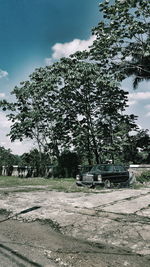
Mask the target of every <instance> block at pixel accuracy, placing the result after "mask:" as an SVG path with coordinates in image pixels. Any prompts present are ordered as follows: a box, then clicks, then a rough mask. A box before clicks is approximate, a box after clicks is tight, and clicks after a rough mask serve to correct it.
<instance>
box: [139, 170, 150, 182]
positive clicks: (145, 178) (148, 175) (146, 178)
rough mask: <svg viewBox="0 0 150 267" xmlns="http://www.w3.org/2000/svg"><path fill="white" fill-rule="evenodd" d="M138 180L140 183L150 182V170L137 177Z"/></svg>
mask: <svg viewBox="0 0 150 267" xmlns="http://www.w3.org/2000/svg"><path fill="white" fill-rule="evenodd" d="M136 180H137V181H138V182H140V183H147V182H150V171H144V172H142V173H141V174H140V175H139V176H137V177H136Z"/></svg>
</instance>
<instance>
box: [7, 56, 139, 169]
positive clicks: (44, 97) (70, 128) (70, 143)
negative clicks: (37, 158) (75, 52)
mask: <svg viewBox="0 0 150 267" xmlns="http://www.w3.org/2000/svg"><path fill="white" fill-rule="evenodd" d="M13 94H15V96H16V101H15V102H14V103H13V104H10V103H7V102H5V101H4V102H2V106H3V109H8V108H11V109H12V111H13V112H11V113H10V114H8V117H9V119H11V120H12V122H13V125H12V127H11V131H10V137H11V139H12V140H15V139H20V140H22V139H23V138H31V139H34V140H36V141H37V143H38V146H39V150H40V152H41V157H42V152H45V153H48V154H49V155H50V158H52V156H55V157H57V159H58V158H59V155H60V152H61V151H63V150H64V149H72V148H74V149H75V150H76V151H77V152H78V154H80V155H81V154H82V157H83V158H85V159H86V160H87V161H88V163H89V164H92V163H95V162H96V163H99V162H102V161H103V154H106V153H107V154H108V153H109V154H111V155H115V154H116V155H117V154H118V151H120V150H121V146H122V141H121V142H120V141H119V140H121V136H122V135H123V132H121V131H120V129H119V125H120V127H122V126H121V125H122V124H123V123H124V124H126V125H128V128H130V130H131V129H133V128H134V127H135V124H134V116H133V115H131V116H127V115H124V114H123V112H124V110H125V107H126V105H127V104H126V103H127V93H126V92H124V91H123V90H122V89H120V88H119V84H118V83H116V81H115V79H114V78H113V77H112V76H109V75H108V74H107V73H104V72H103V70H102V71H100V69H99V66H98V65H97V64H95V63H92V62H86V61H80V60H77V59H75V58H73V59H71V58H68V59H66V58H63V59H61V60H60V62H57V63H55V64H53V65H52V66H49V67H46V68H40V69H38V70H36V71H35V72H34V73H33V74H32V75H31V76H30V81H27V82H23V83H22V85H21V87H15V89H14V90H13ZM117 133H119V136H120V137H119V138H118V136H117ZM113 158H114V156H113ZM41 159H42V158H41Z"/></svg>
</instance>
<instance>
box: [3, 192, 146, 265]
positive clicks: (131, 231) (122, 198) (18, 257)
mask: <svg viewBox="0 0 150 267" xmlns="http://www.w3.org/2000/svg"><path fill="white" fill-rule="evenodd" d="M4 192H5V193H3V191H1V193H0V209H1V212H0V213H1V215H0V217H1V219H2V218H6V217H7V216H9V214H5V210H6V211H7V212H10V214H15V213H17V212H19V211H21V210H23V209H26V208H30V207H32V206H35V205H40V206H41V208H40V209H37V210H35V211H32V212H30V213H26V214H22V215H21V216H18V217H17V218H15V219H14V220H12V219H11V220H8V221H6V222H3V223H1V225H0V226H1V234H0V235H1V239H0V240H1V242H0V243H1V244H0V260H1V262H4V263H3V265H1V266H8V261H9V265H10V266H52V267H53V266H68V267H76V266H81V267H84V266H86V267H91V266H96V267H97V266H98V267H101V266H102V267H103V266H105V267H108V266H139V267H141V266H149V265H150V245H149V244H150V207H149V205H150V201H149V199H150V198H149V196H150V188H142V189H138V190H135V189H120V190H115V189H114V190H103V191H96V190H93V191H91V192H90V193H82V192H78V193H64V192H56V191H48V190H47V189H46V191H44V189H43V191H33V192H11V191H10V190H9V191H8V192H7V193H6V190H4ZM6 255H7V256H9V257H10V258H9V257H6ZM5 262H6V264H5ZM10 262H11V264H10ZM17 264H18V265H17ZM19 264H20V265H19Z"/></svg>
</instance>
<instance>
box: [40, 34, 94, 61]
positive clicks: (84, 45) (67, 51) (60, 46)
mask: <svg viewBox="0 0 150 267" xmlns="http://www.w3.org/2000/svg"><path fill="white" fill-rule="evenodd" d="M95 39H96V37H95V36H91V37H90V38H89V39H88V40H80V39H74V40H73V41H71V42H68V43H56V44H55V45H54V46H53V47H52V51H53V53H52V57H51V58H46V59H45V63H46V64H52V62H53V61H55V60H58V59H60V58H62V57H69V55H71V54H74V53H75V52H77V51H84V50H88V49H89V46H91V45H92V44H93V41H94V40H95Z"/></svg>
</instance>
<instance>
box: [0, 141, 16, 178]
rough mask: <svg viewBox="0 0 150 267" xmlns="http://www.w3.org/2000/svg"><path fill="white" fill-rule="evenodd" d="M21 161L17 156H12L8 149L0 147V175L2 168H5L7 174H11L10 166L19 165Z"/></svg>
mask: <svg viewBox="0 0 150 267" xmlns="http://www.w3.org/2000/svg"><path fill="white" fill-rule="evenodd" d="M20 162H21V159H20V157H19V156H18V155H13V154H12V153H11V150H10V149H5V148H4V147H2V146H1V147H0V173H2V166H7V168H8V174H11V171H12V165H19V164H20Z"/></svg>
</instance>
